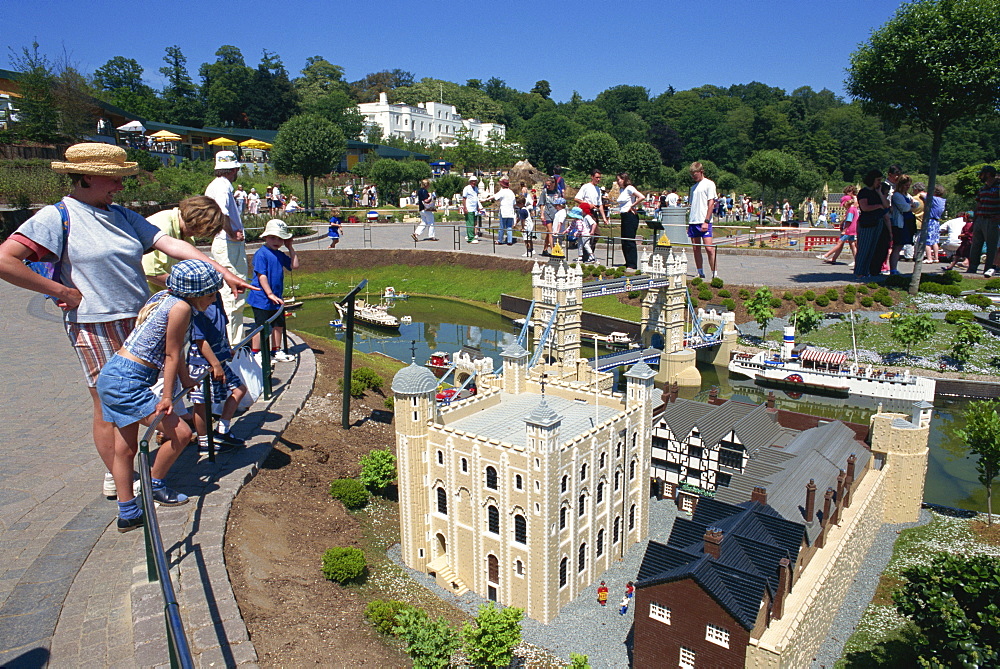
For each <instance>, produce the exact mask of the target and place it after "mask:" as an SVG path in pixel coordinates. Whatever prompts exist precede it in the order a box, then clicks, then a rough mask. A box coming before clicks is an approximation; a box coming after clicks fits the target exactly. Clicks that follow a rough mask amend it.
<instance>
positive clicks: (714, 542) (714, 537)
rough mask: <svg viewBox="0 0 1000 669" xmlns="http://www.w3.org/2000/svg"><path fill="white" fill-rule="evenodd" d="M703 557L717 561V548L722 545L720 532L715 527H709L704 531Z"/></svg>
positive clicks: (719, 551)
mask: <svg viewBox="0 0 1000 669" xmlns="http://www.w3.org/2000/svg"><path fill="white" fill-rule="evenodd" d="M704 539H705V549H704V550H705V555H707V556H709V557H710V558H712V559H713V560H718V559H719V557H720V555H721V549H720V548H719V546H720V544H722V530H720V529H719V528H717V527H709V528H706V529H705V537H704Z"/></svg>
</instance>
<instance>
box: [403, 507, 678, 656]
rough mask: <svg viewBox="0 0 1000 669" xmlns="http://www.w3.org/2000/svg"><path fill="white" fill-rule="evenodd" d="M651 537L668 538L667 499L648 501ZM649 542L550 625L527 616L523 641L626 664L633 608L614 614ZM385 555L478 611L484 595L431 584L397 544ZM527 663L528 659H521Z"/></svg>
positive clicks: (670, 514) (672, 510)
mask: <svg viewBox="0 0 1000 669" xmlns="http://www.w3.org/2000/svg"><path fill="white" fill-rule="evenodd" d="M650 502H651V503H650V517H649V539H651V540H654V541H660V542H664V543H665V542H666V541H667V538H668V537H669V536H670V530H671V529H673V526H674V518H675V517H676V516H677V506H676V504H674V502H673V501H671V500H656V499H652V500H650ZM647 543H648V541H643V542H641V543H638V544H634V545H633V546H632V548H630V549H629V550H628V552H627V553H625V559H624V560H622V561H620V562H617V563H616V564H615V565H614V566H612V567H611V568H610V569H608V570H607V571H606V572H604V573H603V574H601V575H600V576H599V577H597V578H596V579H595V580H594V583H593V585H592V586H591V587H589V588H587V589H586V590H584V591H583V592H582V593H581V594H580V595H579V596H578V597H577V598H576V599H574V600H573V601H572V602H570V603H569V604H567V605H566V606H564V607H563V609H562V611H560V612H559V615H558V616H557V617H556V618H555V619H554V620H553V621H552V622H551V623H549V624H548V625H543V624H542V623H540V622H538V621H537V620H532V619H530V618H525V619H524V621H523V622H522V624H521V630H522V638H523V640H524V642H526V643H528V644H531V645H532V646H537V647H540V648H544V649H547V650H549V651H551V652H552V653H554V654H555V655H557V656H558V657H560V658H562V659H563V660H564V661H565V662H569V654H570V653H580V654H583V655H587V656H588V658H589V663H590V666H592V667H595V669H596V668H597V667H627V666H629V655H630V648H629V647H627V646H626V643H628V644H629V646H630V645H631V639H630V633H631V631H632V615H633V613H634V611H633V608H632V607H629V610H628V613H627V614H625V615H624V616H622V615H619V614H618V606H617V604H618V602H619V601H621V597H622V595H623V594H625V584H626V583H628V582H629V581H634V580H635V577H636V574H637V573H638V572H639V564H640V563H641V562H642V556H643V555H644V554H645V553H646V545H647ZM388 555H389V557H390V559H392V561H393V562H395V563H396V564H398V565H399V566H400V567H402V568H403V569H404V570H405V571H406V573H408V574H409V575H410V577H411V578H413V579H414V580H415V581H417V582H418V583H420V584H421V585H424V586H426V587H427V588H428V589H429V590H431V592H433V593H434V594H436V595H437V596H439V597H441V598H442V599H443V600H445V601H447V602H451V603H452V604H455V605H456V606H458V607H459V608H461V609H462V610H463V611H465V612H466V613H468V614H469V615H472V616H474V615H476V613H477V611H478V609H479V606H480V605H481V604H485V603H486V602H487V600H486V599H485V598H483V597H480V596H478V595H476V594H474V593H472V592H467V593H465V594H464V595H462V596H461V597H455V596H454V595H452V594H450V593H449V592H447V591H446V590H444V589H443V588H440V587H438V586H437V584H435V582H434V579H433V578H431V577H430V576H428V575H427V574H424V573H421V572H418V571H415V570H413V569H410V568H408V567H406V566H405V565H404V564H403V562H402V559H401V552H400V548H399V544H396V545H395V546H393V547H392V548H390V549H389V551H388ZM601 581H604V582H605V583H606V584H607V586H608V589H609V590H610V596H609V598H608V601H609V604H608V605H607V606H605V607H601V606H599V605H598V604H597V585H598V583H600V582H601ZM524 659H525V661H526V663H527V665H529V666H530V665H531V664H532V662H531V661H530V660H531V658H527V657H526V658H524Z"/></svg>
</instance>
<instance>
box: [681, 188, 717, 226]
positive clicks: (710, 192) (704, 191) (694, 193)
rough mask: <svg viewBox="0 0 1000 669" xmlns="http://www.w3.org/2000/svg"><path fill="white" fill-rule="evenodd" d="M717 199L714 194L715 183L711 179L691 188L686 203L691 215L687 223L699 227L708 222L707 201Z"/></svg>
mask: <svg viewBox="0 0 1000 669" xmlns="http://www.w3.org/2000/svg"><path fill="white" fill-rule="evenodd" d="M716 197H718V193H716V192H715V182H714V181H712V180H711V179H702V180H701V181H698V182H696V183H695V184H694V185H693V186H691V194H690V195H688V201H689V202H690V203H691V215H690V216H688V223H691V224H692V225H701V224H702V223H704V222H705V221H707V220H708V216H709V214H710V213H711V212H709V210H708V201H709V200H714V199H715V198H716Z"/></svg>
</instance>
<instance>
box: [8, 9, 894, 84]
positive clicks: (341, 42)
mask: <svg viewBox="0 0 1000 669" xmlns="http://www.w3.org/2000/svg"><path fill="white" fill-rule="evenodd" d="M898 6H899V2H897V1H896V0H868V2H860V1H858V0H846V1H844V2H837V3H815V2H802V1H793V0H773V1H771V2H761V1H757V2H748V1H747V0H735V1H731V2H720V1H718V0H705V1H700V2H699V1H696V2H690V1H688V2H678V1H676V0H661V1H659V2H656V1H647V0H639V1H636V2H618V3H616V2H597V1H596V0H576V1H575V2H532V3H524V2H508V3H498V4H497V5H490V4H486V3H483V4H480V3H468V2H461V1H459V2H449V3H444V2H433V1H431V2H400V1H399V0H381V1H378V2H343V0H340V1H337V0H335V1H334V2H329V0H327V1H326V2H319V1H312V0H309V1H306V2H287V3H285V2H280V1H278V2H274V1H269V2H262V1H260V0H244V1H242V2H238V3H236V2H214V3H213V2H205V1H204V0H198V1H195V0H175V1H173V2H169V3H167V2H162V1H158V0H154V1H149V2H137V1H135V0H133V1H132V2H120V1H118V2H111V1H109V0H92V1H90V2H80V1H79V0H73V1H70V0H35V2H30V1H26V0H0V16H2V17H3V19H2V23H3V31H2V33H3V37H2V44H3V46H5V47H11V48H13V49H15V50H20V48H21V47H23V46H28V45H30V43H31V42H32V40H33V39H35V38H37V39H38V42H39V44H40V46H41V51H42V52H43V53H45V54H47V55H48V56H49V57H50V59H54V58H56V57H60V56H61V55H62V54H63V53H65V54H67V55H68V57H69V60H70V62H71V63H74V64H75V65H76V66H77V67H79V68H80V69H81V70H83V71H84V72H87V73H90V72H93V70H94V69H96V68H98V67H100V66H101V65H102V64H104V63H105V62H106V61H107V60H108V59H110V58H112V57H114V56H126V57H129V58H134V59H135V60H137V61H138V62H139V64H140V65H142V66H143V67H144V68H145V70H146V72H145V76H146V80H147V83H149V84H150V85H152V86H154V87H156V88H159V87H160V86H161V85H162V83H163V82H162V79H161V77H160V74H159V72H158V69H159V68H160V67H161V66H162V64H163V63H162V58H163V54H164V48H165V47H167V46H170V45H173V44H177V45H179V46H180V47H181V50H182V51H183V52H184V55H185V56H187V59H188V65H189V68H190V70H191V74H192V77H194V79H195V81H196V82H198V81H199V80H198V76H197V70H198V66H199V65H200V64H201V63H203V62H206V61H212V60H215V56H214V53H215V50H216V49H218V47H219V46H221V45H223V44H232V45H235V46H237V47H239V49H240V50H241V51H242V52H243V56H244V58H245V59H246V61H247V64H248V65H251V66H254V65H256V64H257V63H258V62H259V60H260V55H261V50H262V49H264V48H266V49H269V50H270V51H273V52H276V53H277V54H278V55H280V56H281V58H282V60H283V61H284V63H285V67H286V68H287V69H288V71H289V73H290V75H291V76H293V77H294V76H297V75H298V72H299V70H301V69H302V67H303V66H304V64H305V59H306V57H308V56H313V55H319V56H323V57H324V58H326V59H327V60H329V61H330V62H332V63H335V64H337V65H340V66H342V67H343V68H344V70H345V76H346V78H347V79H348V80H349V81H353V80H355V79H360V78H361V77H363V76H364V75H365V74H367V73H369V72H376V71H379V70H384V69H392V68H400V69H403V70H409V71H411V72H413V73H414V75H415V76H416V78H417V79H418V80H419V79H420V78H422V77H434V78H439V79H445V80H449V81H455V82H459V83H464V82H465V81H466V80H467V79H473V78H475V79H482V80H483V81H485V80H487V79H489V78H490V77H492V76H496V77H499V78H501V79H503V80H505V81H506V82H507V83H508V84H509V85H511V86H513V87H514V88H517V89H520V90H528V89H530V88H531V87H532V86H533V85H534V83H535V82H536V81H537V80H539V79H546V80H548V81H549V83H550V84H551V85H552V97H553V99H555V100H559V101H562V100H567V99H569V97H570V95H571V94H572V92H573V91H574V90H577V91H579V92H580V94H581V95H582V96H583V97H584V98H587V99H590V98H593V97H594V96H595V95H596V94H597V93H599V92H600V91H602V90H604V89H605V88H608V87H610V86H613V85H616V84H623V83H624V84H632V85H639V86H645V87H647V88H648V89H649V90H650V92H651V94H653V95H656V94H659V93H660V92H662V91H663V90H665V89H666V88H667V86H670V85H672V86H673V87H674V88H676V89H678V90H683V89H687V88H692V87H694V86H700V85H703V84H715V85H719V86H729V85H730V84H734V83H748V82H750V81H760V82H763V83H765V84H767V85H770V86H777V87H780V88H784V89H785V90H786V91H788V92H791V91H792V90H794V89H795V88H798V87H799V86H806V85H808V86H812V87H813V88H814V89H816V90H820V89H822V88H829V89H831V90H833V91H834V92H835V93H837V94H838V95H842V94H843V81H844V77H845V75H844V70H845V68H846V67H847V65H848V58H849V56H850V54H851V52H852V51H853V50H854V49H855V48H856V46H857V45H858V44H859V43H861V42H864V41H865V40H866V39H867V38H868V36H869V34H870V32H871V31H872V30H873V29H875V28H877V27H879V26H880V25H882V24H883V23H885V22H886V21H887V20H888V19H889V18H890V16H891V15H892V14H893V12H894V11H895V9H896V7H898ZM545 7H552V8H554V11H551V12H548V11H545V9H544V8H545ZM9 56H10V52H9V50H6V49H5V50H4V53H3V54H2V56H0V63H2V66H3V67H10V59H9Z"/></svg>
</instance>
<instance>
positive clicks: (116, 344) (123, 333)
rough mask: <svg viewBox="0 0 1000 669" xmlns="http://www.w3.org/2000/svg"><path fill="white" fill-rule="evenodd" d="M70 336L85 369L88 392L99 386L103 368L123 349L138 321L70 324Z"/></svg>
mask: <svg viewBox="0 0 1000 669" xmlns="http://www.w3.org/2000/svg"><path fill="white" fill-rule="evenodd" d="M65 325H66V334H67V335H68V336H69V342H70V344H72V345H73V350H74V351H76V357H78V358H79V359H80V366H81V367H82V368H83V377H84V379H85V380H86V381H87V387H88V388H94V387H96V386H97V377H98V376H99V375H100V373H101V368H103V367H104V365H106V364H107V362H108V360H110V359H111V356H113V355H114V354H115V353H117V352H118V351H119V349H121V347H122V345H123V344H124V343H125V340H126V339H128V336H129V334H131V332H132V330H134V329H135V319H134V318H123V319H121V320H119V321H108V322H106V323H66V324H65Z"/></svg>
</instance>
